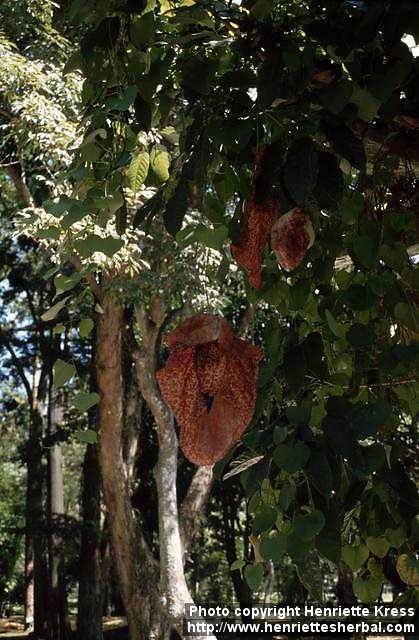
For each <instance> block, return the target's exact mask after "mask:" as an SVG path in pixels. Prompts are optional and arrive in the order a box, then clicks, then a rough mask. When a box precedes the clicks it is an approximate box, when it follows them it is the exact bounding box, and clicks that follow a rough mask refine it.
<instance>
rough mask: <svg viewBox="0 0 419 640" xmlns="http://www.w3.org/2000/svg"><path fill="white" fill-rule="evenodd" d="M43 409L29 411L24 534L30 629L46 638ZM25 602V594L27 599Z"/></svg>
mask: <svg viewBox="0 0 419 640" xmlns="http://www.w3.org/2000/svg"><path fill="white" fill-rule="evenodd" d="M42 434H43V417H42V407H41V405H40V403H39V402H38V401H37V400H35V401H34V402H33V406H32V408H31V416H30V428H29V442H28V453H27V465H28V473H27V492H26V534H27V536H28V542H27V545H26V549H27V567H26V568H27V570H29V572H30V571H31V567H33V571H32V576H33V578H32V577H31V574H30V573H29V574H28V575H27V587H29V593H30V591H31V590H32V585H31V580H33V614H34V619H33V628H34V632H35V634H37V635H39V636H41V637H42V636H44V637H45V636H46V634H47V632H48V630H47V587H48V572H47V564H46V545H45V537H46V536H45V519H44V503H43V487H44V469H43V464H42ZM26 601H28V595H27V596H26Z"/></svg>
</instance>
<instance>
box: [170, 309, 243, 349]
mask: <svg viewBox="0 0 419 640" xmlns="http://www.w3.org/2000/svg"><path fill="white" fill-rule="evenodd" d="M221 331H223V332H227V333H228V334H229V335H230V336H231V337H232V336H233V332H232V331H231V329H230V327H229V324H228V322H226V320H224V318H222V317H221V316H214V315H211V314H209V313H200V314H197V315H196V316H192V317H191V318H188V319H187V320H185V321H184V322H182V324H181V325H179V326H178V327H177V328H176V329H174V331H172V332H171V333H170V334H169V335H168V336H167V338H166V344H167V345H168V346H169V347H174V346H175V345H176V344H184V345H191V346H194V345H197V344H205V343H206V342H213V341H214V340H218V338H219V336H220V332H221Z"/></svg>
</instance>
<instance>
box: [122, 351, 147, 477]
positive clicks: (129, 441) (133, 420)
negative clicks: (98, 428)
mask: <svg viewBox="0 0 419 640" xmlns="http://www.w3.org/2000/svg"><path fill="white" fill-rule="evenodd" d="M124 355H125V356H126V357H125V358H124V360H125V363H124V365H125V366H124V430H123V436H122V447H123V458H124V462H125V469H126V474H127V477H128V482H129V484H131V482H132V480H133V477H134V467H135V459H136V456H137V451H138V446H139V436H140V425H141V416H142V398H141V396H140V394H139V391H138V385H137V382H136V380H135V377H134V376H133V371H132V359H131V357H129V356H128V354H124Z"/></svg>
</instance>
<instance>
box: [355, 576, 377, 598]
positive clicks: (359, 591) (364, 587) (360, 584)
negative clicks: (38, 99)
mask: <svg viewBox="0 0 419 640" xmlns="http://www.w3.org/2000/svg"><path fill="white" fill-rule="evenodd" d="M382 584H383V583H382V580H381V579H380V578H377V577H376V576H373V575H371V576H368V577H367V578H361V576H357V577H356V578H355V579H354V582H353V589H354V593H355V595H356V597H357V598H358V600H360V601H361V602H366V603H369V602H375V600H378V598H379V597H380V593H381V588H382Z"/></svg>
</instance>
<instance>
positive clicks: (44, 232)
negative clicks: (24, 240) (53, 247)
mask: <svg viewBox="0 0 419 640" xmlns="http://www.w3.org/2000/svg"><path fill="white" fill-rule="evenodd" d="M60 235H61V231H60V229H59V228H58V227H46V228H45V229H40V230H39V231H38V237H39V238H41V240H43V239H47V240H58V238H59V237H60Z"/></svg>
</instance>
